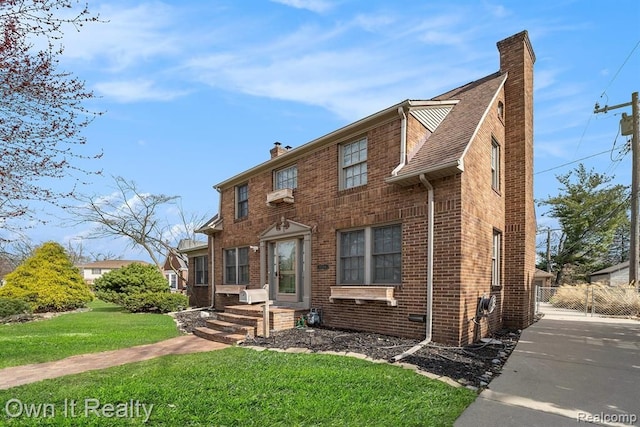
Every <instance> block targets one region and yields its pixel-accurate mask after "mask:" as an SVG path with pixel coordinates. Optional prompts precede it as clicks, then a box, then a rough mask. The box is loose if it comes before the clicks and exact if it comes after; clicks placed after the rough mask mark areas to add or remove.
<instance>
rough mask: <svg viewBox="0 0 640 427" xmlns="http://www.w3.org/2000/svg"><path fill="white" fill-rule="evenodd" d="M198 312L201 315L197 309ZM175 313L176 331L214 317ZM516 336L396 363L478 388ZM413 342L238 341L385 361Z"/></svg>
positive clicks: (439, 349)
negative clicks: (339, 353)
mask: <svg viewBox="0 0 640 427" xmlns="http://www.w3.org/2000/svg"><path fill="white" fill-rule="evenodd" d="M203 312H204V313H205V314H201V313H203ZM175 316H176V320H177V322H178V324H179V326H180V328H181V330H183V331H184V332H187V333H188V332H192V331H193V329H194V328H195V327H198V326H204V325H205V322H206V320H207V319H208V318H213V317H214V316H215V312H208V311H205V310H194V311H186V312H181V313H177V314H176V315H175ZM203 316H205V317H203ZM206 316H210V317H206ZM519 337H520V331H506V330H504V331H499V332H497V333H494V334H493V337H492V338H494V340H496V341H495V343H494V341H491V342H489V343H480V344H478V345H472V346H466V347H447V346H442V345H440V344H437V343H433V344H430V345H428V346H425V347H423V348H422V349H420V350H418V351H417V352H416V353H415V354H413V355H411V356H407V357H406V358H404V359H402V362H403V363H409V364H413V365H416V366H418V368H419V369H421V370H424V371H427V372H431V373H433V374H436V375H440V376H446V377H449V378H451V379H452V380H454V381H457V382H458V383H460V384H462V385H464V386H468V387H469V388H471V389H481V388H485V387H487V386H488V384H489V383H490V382H491V380H492V379H493V378H495V377H496V376H497V375H499V374H500V372H501V370H502V366H503V364H504V363H505V362H506V360H507V358H508V357H509V355H510V354H511V352H512V351H513V349H514V348H515V346H516V344H517V342H518V339H519ZM418 342H419V341H417V340H412V339H407V338H398V337H392V336H387V335H380V334H374V333H368V332H355V331H344V330H336V329H328V328H302V329H290V330H286V331H278V332H273V333H272V334H271V336H270V337H269V338H262V337H256V338H255V339H249V340H247V341H245V343H244V344H243V345H245V346H259V347H266V348H280V349H287V348H306V349H309V350H311V351H312V352H321V351H335V352H352V353H359V354H364V355H366V356H368V357H370V358H371V359H381V360H387V361H388V360H390V359H391V358H392V357H394V356H396V355H398V354H401V353H403V352H404V351H406V350H408V349H410V348H411V347H413V346H414V345H416V344H418Z"/></svg>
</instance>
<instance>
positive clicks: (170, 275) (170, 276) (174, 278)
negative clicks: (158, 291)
mask: <svg viewBox="0 0 640 427" xmlns="http://www.w3.org/2000/svg"><path fill="white" fill-rule="evenodd" d="M166 278H167V281H168V282H169V288H170V289H174V290H176V289H178V275H177V274H176V273H175V272H173V271H168V272H167V273H166ZM174 284H175V286H172V285H174Z"/></svg>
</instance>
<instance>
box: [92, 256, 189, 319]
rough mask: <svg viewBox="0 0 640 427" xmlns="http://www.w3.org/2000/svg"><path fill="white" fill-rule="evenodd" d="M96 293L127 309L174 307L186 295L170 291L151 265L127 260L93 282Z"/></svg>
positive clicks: (164, 309)
mask: <svg viewBox="0 0 640 427" xmlns="http://www.w3.org/2000/svg"><path fill="white" fill-rule="evenodd" d="M94 286H95V291H96V296H97V297H98V298H100V299H102V300H104V301H109V302H113V303H115V304H118V305H120V306H122V307H124V308H125V309H127V310H129V311H131V312H159V313H167V312H170V311H178V310H180V309H183V308H186V307H187V306H188V299H187V297H186V296H184V295H181V294H172V293H171V291H170V289H169V283H168V282H167V279H166V278H165V277H164V275H163V274H162V273H160V271H159V270H158V268H157V267H156V266H154V265H142V264H130V265H128V266H126V267H123V268H120V269H118V270H114V271H111V272H109V273H106V274H104V275H103V276H102V277H101V278H99V279H96V281H95V282H94Z"/></svg>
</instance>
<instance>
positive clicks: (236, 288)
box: [216, 285, 247, 295]
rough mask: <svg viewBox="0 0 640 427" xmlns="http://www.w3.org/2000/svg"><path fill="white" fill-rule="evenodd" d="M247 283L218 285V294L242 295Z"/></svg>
mask: <svg viewBox="0 0 640 427" xmlns="http://www.w3.org/2000/svg"><path fill="white" fill-rule="evenodd" d="M246 288H247V285H216V294H225V295H240V292H242V291H244V290H245V289H246Z"/></svg>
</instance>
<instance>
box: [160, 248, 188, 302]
mask: <svg viewBox="0 0 640 427" xmlns="http://www.w3.org/2000/svg"><path fill="white" fill-rule="evenodd" d="M178 250H179V249H178ZM162 272H163V273H164V277H165V278H166V279H167V282H169V288H170V289H171V291H172V292H184V291H186V289H187V280H188V278H189V264H188V259H187V256H186V255H184V254H182V253H180V252H176V251H175V250H172V251H169V253H168V254H167V257H166V258H165V260H164V264H163V265H162Z"/></svg>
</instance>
